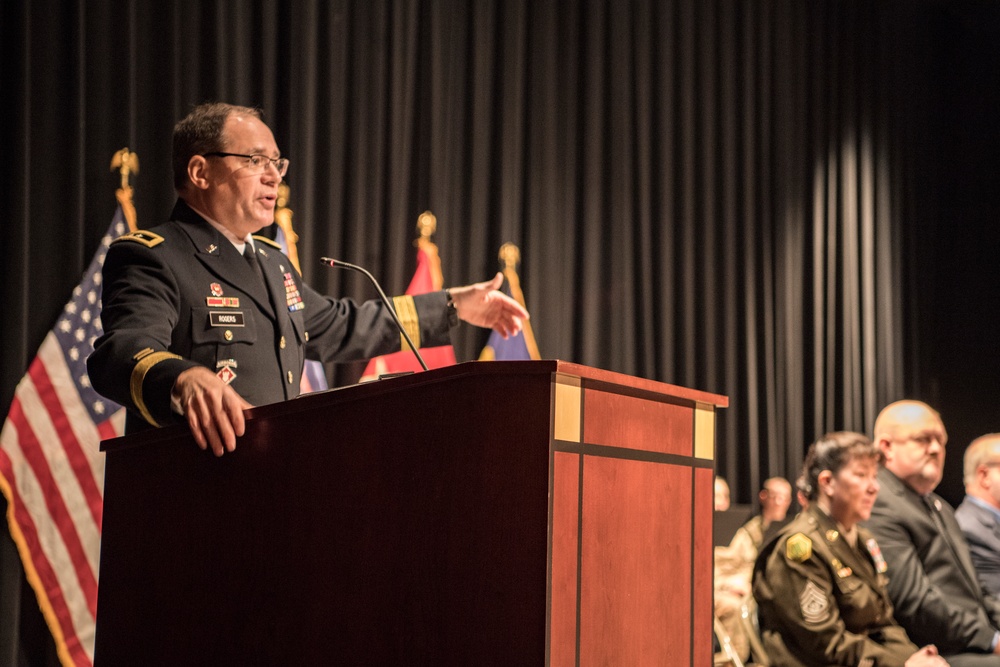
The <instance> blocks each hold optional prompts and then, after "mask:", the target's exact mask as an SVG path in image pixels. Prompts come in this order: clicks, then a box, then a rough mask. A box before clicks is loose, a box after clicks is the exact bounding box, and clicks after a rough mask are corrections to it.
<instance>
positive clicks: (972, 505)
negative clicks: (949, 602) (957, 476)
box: [955, 433, 1000, 597]
mask: <svg viewBox="0 0 1000 667" xmlns="http://www.w3.org/2000/svg"><path fill="white" fill-rule="evenodd" d="M964 469H965V494H966V495H965V500H963V501H962V504H961V505H959V506H958V509H957V510H955V518H956V519H957V520H958V525H959V526H961V527H962V533H964V534H965V540H966V542H968V544H969V553H970V555H971V556H972V564H973V565H974V566H975V568H976V574H978V575H979V583H980V584H982V586H983V588H984V589H985V590H986V592H988V593H989V594H990V595H993V596H994V597H997V596H1000V433H990V434H989V435H984V436H982V437H979V438H976V439H975V440H973V441H972V444H971V445H969V448H968V449H966V450H965V466H964Z"/></svg>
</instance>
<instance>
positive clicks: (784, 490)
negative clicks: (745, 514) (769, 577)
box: [729, 477, 792, 568]
mask: <svg viewBox="0 0 1000 667" xmlns="http://www.w3.org/2000/svg"><path fill="white" fill-rule="evenodd" d="M757 497H758V498H759V499H760V514H758V515H756V516H754V517H753V518H751V519H750V520H749V521H747V522H746V523H745V524H743V526H742V527H741V528H740V529H739V530H737V531H736V535H735V536H733V541H732V543H730V545H729V546H730V547H731V548H732V549H733V550H734V551H736V552H737V553H738V554H739V555H740V556H741V557H742V558H743V560H744V561H745V562H746V563H747V565H748V566H749V567H751V568H752V567H753V562H754V561H755V560H757V552H758V551H760V547H761V545H762V544H763V543H764V535H765V534H766V533H767V530H768V528H770V526H771V525H772V524H780V523H781V522H783V521H784V520H785V517H786V516H787V515H788V508H789V507H790V506H791V504H792V485H791V484H789V483H788V480H787V479H785V478H784V477H772V478H770V479H769V480H767V481H765V482H764V488H763V489H761V490H760V493H759V494H758V496H757Z"/></svg>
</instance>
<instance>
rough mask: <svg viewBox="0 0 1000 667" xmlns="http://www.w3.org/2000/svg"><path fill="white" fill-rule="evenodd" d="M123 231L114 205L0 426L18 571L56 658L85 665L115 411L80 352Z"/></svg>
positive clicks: (87, 349) (117, 428)
mask: <svg viewBox="0 0 1000 667" xmlns="http://www.w3.org/2000/svg"><path fill="white" fill-rule="evenodd" d="M126 231H128V224H127V223H126V222H125V217H124V215H123V213H122V209H121V207H120V206H119V207H118V209H117V210H116V211H115V215H114V218H113V220H112V221H111V226H110V227H109V228H108V231H107V233H106V234H105V235H104V238H103V240H102V241H101V247H100V248H99V249H98V251H97V253H96V254H95V256H94V258H93V260H92V261H91V262H90V266H89V267H88V268H87V271H86V273H84V275H83V279H82V280H81V281H80V284H79V285H78V286H77V288H76V289H75V290H73V297H72V298H71V299H70V301H69V303H67V304H66V307H65V308H64V309H63V312H62V314H61V315H60V316H59V319H58V321H57V322H56V325H55V327H54V328H53V329H52V331H50V332H49V333H48V335H47V336H46V337H45V340H44V341H42V345H41V347H40V348H39V349H38V353H37V355H36V356H35V359H34V360H33V361H32V362H31V365H30V366H29V368H28V372H27V374H26V375H25V376H24V377H23V378H22V379H21V381H20V382H19V383H18V385H17V389H16V390H15V392H14V400H13V402H12V403H11V406H10V412H8V414H7V420H6V421H5V422H4V425H3V430H2V431H0V489H2V491H3V494H4V496H5V497H6V498H7V522H8V524H9V526H10V534H11V537H12V538H13V539H14V542H15V544H17V549H18V551H19V552H20V555H21V562H22V563H23V564H24V570H25V574H26V575H27V578H28V581H29V582H30V584H31V586H32V588H33V589H34V590H35V594H36V595H37V597H38V604H39V606H40V607H41V610H42V613H43V615H44V616H45V620H46V621H47V622H48V625H49V629H50V630H51V631H52V635H53V637H54V639H55V643H56V650H57V652H58V654H59V659H60V660H61V661H62V663H63V664H64V665H92V664H93V661H94V628H95V624H96V619H97V576H98V575H97V570H98V563H99V557H100V539H101V514H102V512H103V508H104V495H103V491H104V455H103V454H101V453H100V451H99V444H100V441H101V440H104V439H107V438H113V437H117V436H119V435H121V434H122V433H123V432H124V430H125V429H124V422H125V410H124V409H122V408H121V407H120V406H119V405H117V404H115V403H112V402H111V401H108V400H106V399H104V398H103V397H101V396H99V395H98V394H97V393H96V392H95V391H94V390H93V389H92V388H91V387H90V382H89V379H88V377H87V366H86V361H87V357H88V356H90V353H91V352H93V350H94V341H95V340H96V339H97V337H98V336H100V335H101V333H102V327H101V317H100V315H101V269H102V268H103V266H104V256H105V254H106V253H107V250H108V245H109V244H110V243H111V241H112V240H113V239H115V238H117V237H118V236H121V235H122V234H124V233H125V232H126Z"/></svg>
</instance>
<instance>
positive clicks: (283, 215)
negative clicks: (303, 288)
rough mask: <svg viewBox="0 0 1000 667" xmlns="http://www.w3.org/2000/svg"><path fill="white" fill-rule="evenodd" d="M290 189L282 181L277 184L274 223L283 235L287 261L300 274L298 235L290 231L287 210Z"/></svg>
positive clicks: (290, 216) (289, 216)
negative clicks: (289, 261) (290, 262)
mask: <svg viewBox="0 0 1000 667" xmlns="http://www.w3.org/2000/svg"><path fill="white" fill-rule="evenodd" d="M291 192H292V189H291V188H289V187H288V183H285V182H284V181H282V182H281V183H279V184H278V201H277V206H276V207H275V209H274V223H275V224H276V225H278V227H280V228H281V231H282V233H283V234H284V235H285V245H286V246H287V249H286V252H287V254H288V259H290V260H292V266H294V267H295V270H296V271H298V272H299V275H301V274H302V267H301V266H299V246H298V243H299V235H298V234H296V233H295V230H294V229H292V209H290V208H288V199H289V197H291Z"/></svg>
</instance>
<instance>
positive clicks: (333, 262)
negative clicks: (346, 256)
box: [319, 257, 427, 371]
mask: <svg viewBox="0 0 1000 667" xmlns="http://www.w3.org/2000/svg"><path fill="white" fill-rule="evenodd" d="M319 261H321V262H322V263H324V264H326V265H327V266H329V267H331V268H334V269H350V270H351V271H357V272H358V273H363V274H364V275H365V276H366V277H367V278H368V280H370V281H371V283H372V285H374V286H375V290H376V291H377V292H378V295H379V297H380V298H381V299H382V303H384V304H385V307H386V308H387V309H388V311H389V314H390V315H392V321H393V322H395V323H396V327H397V328H398V329H399V333H401V334H403V339H404V340H406V342H407V343H408V344H409V346H410V349H411V350H413V356H415V357H416V358H417V361H419V362H420V367H421V368H423V369H424V370H425V371H426V370H427V364H425V363H424V358H423V357H421V356H420V352H418V351H417V346H416V345H414V344H413V341H412V340H410V334H408V333H406V329H405V328H404V327H403V323H402V322H400V321H399V317H397V316H396V309H395V308H393V307H392V304H391V303H389V297H387V296H386V295H385V292H383V291H382V286H381V285H379V284H378V281H377V280H375V276H373V275H372V274H371V273H369V272H368V270H367V269H364V268H361V267H360V266H358V265H357V264H351V263H350V262H342V261H340V260H339V259H331V258H330V257H320V258H319Z"/></svg>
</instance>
